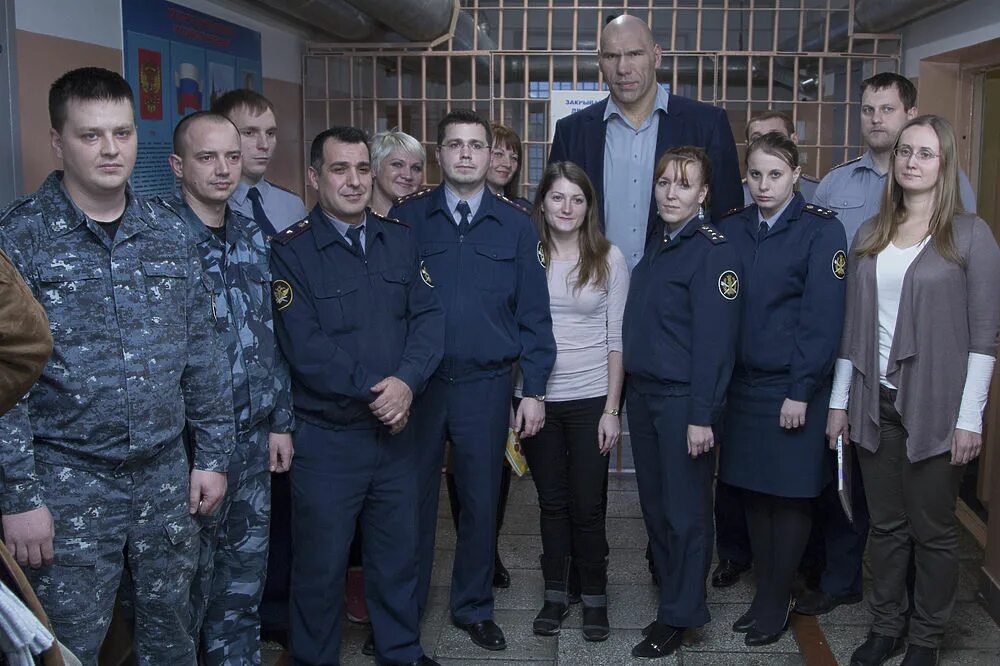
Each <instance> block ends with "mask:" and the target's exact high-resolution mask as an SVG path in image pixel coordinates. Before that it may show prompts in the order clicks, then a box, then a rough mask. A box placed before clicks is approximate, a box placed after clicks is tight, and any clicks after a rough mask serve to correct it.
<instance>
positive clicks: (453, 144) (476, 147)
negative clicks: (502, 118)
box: [441, 139, 489, 153]
mask: <svg viewBox="0 0 1000 666" xmlns="http://www.w3.org/2000/svg"><path fill="white" fill-rule="evenodd" d="M441 147H442V148H444V149H445V150H450V151H451V152H453V153H457V152H460V151H461V150H462V148H468V149H469V150H471V151H472V152H474V153H479V152H482V151H484V150H486V149H487V148H488V147H489V146H487V145H486V144H485V143H483V142H482V141H469V142H468V143H466V142H465V141H459V140H458V139H455V140H454V141H449V142H448V143H445V144H443V145H442V146H441Z"/></svg>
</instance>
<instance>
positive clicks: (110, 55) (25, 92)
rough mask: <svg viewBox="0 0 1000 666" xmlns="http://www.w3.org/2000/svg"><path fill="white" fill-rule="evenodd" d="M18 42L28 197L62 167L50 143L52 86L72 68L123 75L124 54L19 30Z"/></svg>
mask: <svg viewBox="0 0 1000 666" xmlns="http://www.w3.org/2000/svg"><path fill="white" fill-rule="evenodd" d="M15 40H16V41H15V49H17V51H16V56H15V59H16V62H17V94H18V103H19V107H20V123H21V176H22V177H21V189H22V192H21V193H22V194H24V193H27V192H34V191H35V190H36V189H38V186H39V185H41V183H42V181H43V180H45V177H46V176H47V175H48V174H49V172H50V171H52V170H53V169H57V168H59V167H60V163H59V160H57V159H56V158H55V156H54V155H53V153H52V146H51V145H50V144H49V106H48V94H49V85H50V84H51V83H52V82H53V81H55V80H56V79H57V78H59V76H60V75H61V74H62V73H63V72H65V71H66V70H67V69H69V68H70V65H71V66H73V67H86V66H94V67H104V68H106V69H110V70H114V71H116V72H122V52H121V51H120V50H119V49H112V48H108V47H106V46H97V45H96V44H88V43H86V42H78V41H76V40H73V39H64V38H62V37H50V36H49V35H41V34H38V33H36V32H28V31H26V30H18V31H16V34H15Z"/></svg>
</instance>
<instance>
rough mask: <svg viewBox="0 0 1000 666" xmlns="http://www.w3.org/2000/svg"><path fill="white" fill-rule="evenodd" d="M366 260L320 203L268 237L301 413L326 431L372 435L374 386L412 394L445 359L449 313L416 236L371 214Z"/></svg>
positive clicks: (283, 339)
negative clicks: (391, 382)
mask: <svg viewBox="0 0 1000 666" xmlns="http://www.w3.org/2000/svg"><path fill="white" fill-rule="evenodd" d="M365 226H366V231H367V237H368V241H367V243H366V246H367V253H366V254H364V255H362V254H360V253H357V252H355V251H354V249H353V248H352V247H351V246H350V244H349V243H348V241H347V239H346V238H344V236H343V235H341V233H340V232H339V231H338V230H337V229H336V228H335V227H334V225H333V224H332V222H331V221H330V220H329V219H328V218H327V217H326V215H325V213H323V211H322V209H321V208H320V207H319V205H318V204H317V205H316V206H315V207H314V208H313V209H312V212H310V213H309V217H308V218H307V219H305V220H303V221H302V222H299V223H297V224H295V225H294V226H292V227H289V228H288V229H286V230H285V231H283V232H282V233H280V234H278V235H277V236H275V237H274V239H272V245H271V272H272V278H273V282H272V296H273V299H274V306H275V311H276V320H277V326H276V333H277V336H278V341H279V343H280V344H281V350H282V352H283V353H284V355H285V358H287V359H288V365H289V368H290V370H291V375H292V395H293V398H294V403H295V414H296V416H298V417H300V418H302V419H304V420H306V421H309V422H311V423H314V424H317V425H320V426H321V427H326V428H338V429H344V428H354V429H357V428H374V427H377V426H378V419H376V418H375V416H374V415H373V414H372V413H371V411H369V409H368V405H369V403H371V402H372V401H373V400H375V399H376V397H377V396H376V395H375V394H374V393H372V392H371V387H373V386H375V385H376V384H378V383H379V382H380V381H382V380H383V379H385V378H386V377H389V376H394V377H397V378H398V379H400V380H402V381H403V382H405V383H406V385H407V386H409V387H410V389H411V390H412V391H413V394H414V395H416V394H418V393H420V392H421V391H422V390H423V387H424V385H425V384H426V382H427V380H428V379H429V378H430V377H431V375H432V374H433V373H434V370H435V369H436V368H437V365H438V363H439V362H440V360H441V354H442V349H443V346H444V313H443V311H442V309H441V305H440V304H439V303H438V300H437V298H436V297H435V294H434V289H433V287H432V285H433V284H434V281H433V280H432V278H431V275H432V273H428V272H427V270H426V269H425V268H424V267H423V266H422V265H421V262H420V259H419V254H418V249H417V244H416V239H415V234H414V233H413V230H412V229H410V228H409V227H407V226H406V225H404V224H400V223H398V222H395V221H390V220H387V219H386V218H383V217H380V216H379V215H377V214H375V213H374V212H372V211H371V210H368V211H366V220H365Z"/></svg>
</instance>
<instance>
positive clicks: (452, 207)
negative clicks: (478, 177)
mask: <svg viewBox="0 0 1000 666" xmlns="http://www.w3.org/2000/svg"><path fill="white" fill-rule="evenodd" d="M442 187H443V188H444V200H445V203H446V204H447V206H448V212H449V213H450V214H451V217H452V219H454V218H455V213H456V212H457V211H456V208H458V204H459V203H461V202H462V201H464V202H466V203H468V204H469V208H470V209H471V210H472V219H471V220H469V222H470V223H471V222H472V220H474V219H476V214H477V213H478V212H479V207H480V206H481V205H482V204H483V194H484V193H485V192H486V190H487V189H488V187H487V186H486V183H483V189H481V190H479V191H478V192H476V193H475V194H473V195H472V196H471V197H467V198H465V199H463V198H462V197H460V196H458V195H457V194H455V193H454V192H452V190H451V188H450V187H448V186H447V185H442Z"/></svg>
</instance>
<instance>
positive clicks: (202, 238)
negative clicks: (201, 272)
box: [164, 194, 247, 245]
mask: <svg viewBox="0 0 1000 666" xmlns="http://www.w3.org/2000/svg"><path fill="white" fill-rule="evenodd" d="M164 202H165V203H166V204H168V205H169V206H170V207H171V208H172V209H173V210H174V211H176V212H177V214H178V215H180V216H181V219H183V220H184V221H185V222H187V225H188V228H189V229H191V231H192V232H193V233H194V236H195V242H196V243H198V244H199V245H200V244H202V243H204V242H206V241H211V240H213V239H214V238H216V236H215V234H213V233H212V230H211V229H209V228H208V225H206V224H205V223H204V222H202V221H201V218H200V217H198V214H197V213H195V212H194V209H193V208H191V206H189V205H188V203H187V201H185V200H184V196H183V195H180V194H174V195H171V196H169V197H167V198H166V199H165V200H164ZM237 217H238V216H237V214H236V212H235V211H234V210H233V209H232V208H230V206H229V204H226V212H225V214H224V219H225V226H226V243H228V244H234V243H235V242H236V238H237V236H240V235H247V234H246V232H245V230H244V228H243V226H242V225H241V224H240V223H239V220H238V219H237Z"/></svg>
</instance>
